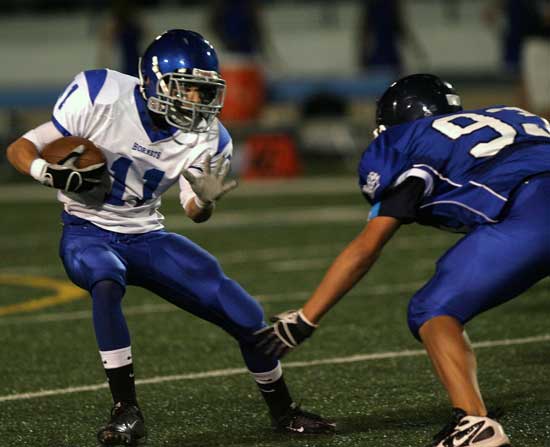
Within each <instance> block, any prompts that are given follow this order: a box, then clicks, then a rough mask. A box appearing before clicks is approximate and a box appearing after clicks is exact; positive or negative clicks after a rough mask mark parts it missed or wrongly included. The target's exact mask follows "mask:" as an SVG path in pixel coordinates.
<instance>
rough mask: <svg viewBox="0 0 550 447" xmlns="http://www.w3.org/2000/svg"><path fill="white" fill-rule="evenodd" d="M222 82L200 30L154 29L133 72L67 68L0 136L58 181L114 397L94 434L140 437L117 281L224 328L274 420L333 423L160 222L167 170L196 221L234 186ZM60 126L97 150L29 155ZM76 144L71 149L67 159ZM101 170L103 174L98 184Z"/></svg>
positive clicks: (201, 255) (242, 304)
mask: <svg viewBox="0 0 550 447" xmlns="http://www.w3.org/2000/svg"><path fill="white" fill-rule="evenodd" d="M224 91H225V82H224V80H223V79H222V78H221V77H220V75H219V70H218V60H217V56H216V52H215V50H214V48H213V47H212V46H211V45H210V44H209V43H208V41H206V40H205V39H204V38H203V37H202V36H201V35H199V34H197V33H195V32H192V31H187V30H171V31H167V32H166V33H164V34H162V35H161V36H159V37H157V38H156V39H155V40H154V41H153V43H152V44H151V45H150V46H149V47H148V49H147V50H146V51H145V54H144V56H143V58H142V59H141V61H140V79H139V80H138V79H136V78H133V77H130V76H127V75H124V74H121V73H118V72H115V71H112V70H106V69H103V70H91V71H85V72H82V73H80V74H78V75H77V76H76V77H75V79H74V80H73V81H72V82H71V83H70V84H69V86H68V87H67V89H66V90H65V92H64V93H63V94H62V95H61V96H60V98H59V100H58V101H57V103H56V105H55V106H54V109H53V117H52V120H51V122H48V123H45V124H43V125H42V126H39V127H38V128H36V129H34V130H31V131H30V132H28V133H27V134H25V135H24V136H23V137H22V138H20V139H18V140H17V141H15V142H14V143H13V144H12V145H11V146H10V147H9V148H8V157H9V160H10V162H11V163H12V164H13V165H14V166H15V167H16V168H17V169H18V170H20V171H21V172H23V173H25V174H29V175H32V176H33V177H34V178H35V179H37V180H38V181H40V182H41V183H43V184H45V185H47V186H54V187H56V188H59V189H60V191H59V194H58V197H59V200H60V201H61V202H62V203H63V204H64V212H63V215H62V219H63V236H62V239H61V247H60V255H61V258H62V260H63V264H64V266H65V269H66V271H67V274H68V276H69V277H70V279H71V280H72V281H73V282H74V283H75V284H77V285H79V286H80V287H82V288H84V289H86V290H88V291H89V292H90V294H91V296H92V309H93V323H94V328H95V334H96V338H97V343H98V346H99V350H100V355H101V360H102V362H103V366H104V368H105V372H106V374H107V378H108V381H109V387H110V390H111V393H112V396H113V401H114V407H113V409H112V412H111V418H110V421H109V422H108V424H107V425H106V426H105V427H104V428H102V429H101V430H100V431H99V433H98V439H99V441H100V442H101V443H102V444H104V445H133V444H135V443H136V442H137V441H138V440H139V439H141V438H143V437H144V436H145V425H144V419H143V415H142V413H141V410H140V407H139V405H138V400H137V398H136V391H135V386H134V372H133V358H132V351H131V344H130V334H129V332H128V327H127V326H126V321H125V319H124V315H123V313H122V306H121V303H122V299H123V296H124V294H125V290H126V286H127V285H135V286H140V287H143V288H145V289H147V290H150V291H151V292H153V293H155V294H157V295H159V296H160V297H162V298H164V299H165V300H167V301H169V302H171V303H173V304H174V305H176V306H177V307H179V308H181V309H183V310H186V311H188V312H191V313H192V314H194V315H196V316H198V317H199V318H202V319H205V320H207V321H210V322H212V323H214V324H216V325H218V326H219V327H221V328H223V329H224V330H225V331H227V332H228V333H229V334H230V335H232V336H233V337H234V338H235V339H236V340H237V342H238V343H239V346H240V349H241V352H242V355H243V358H244V361H245V363H246V365H247V367H248V369H249V370H250V372H251V374H252V376H253V377H254V379H255V381H256V383H257V384H258V387H259V388H260V391H261V392H262V395H263V397H264V399H265V401H266V403H267V405H268V407H269V412H270V415H271V418H272V421H273V426H274V428H275V429H277V430H281V431H288V432H292V433H325V432H332V431H334V424H332V423H330V422H328V421H326V420H324V419H323V418H321V417H320V416H317V415H315V414H312V413H308V412H305V411H303V410H301V409H300V408H299V407H298V406H296V405H295V404H294V402H293V400H292V398H291V397H290V394H289V391H288V389H287V386H286V385H285V381H284V379H283V375H282V369H281V365H280V363H279V361H278V359H277V357H276V356H273V355H266V354H264V353H262V352H261V351H259V350H258V349H257V348H256V347H255V346H254V343H253V341H254V338H253V333H254V332H256V331H258V330H260V329H261V328H262V327H264V326H265V323H264V321H263V312H262V309H261V307H260V306H259V304H258V303H257V302H256V301H255V300H254V299H253V298H252V297H250V295H248V293H247V292H246V291H245V290H243V289H242V288H241V287H240V286H239V284H237V283H236V282H235V281H233V280H232V279H230V278H228V277H227V276H225V274H224V273H223V271H222V269H221V267H220V265H219V263H218V262H217V260H216V259H215V258H214V257H213V256H212V255H210V254H209V253H208V252H206V251H205V250H203V249H202V248H200V247H199V246H198V245H196V244H194V243H193V242H192V241H190V240H189V239H187V238H185V237H183V236H180V235H178V234H174V233H169V232H167V231H165V230H164V229H163V224H162V221H163V217H162V215H161V214H160V213H159V212H158V208H159V206H160V197H161V195H162V194H163V193H164V192H165V191H166V190H167V189H168V188H169V187H170V186H172V185H173V184H174V183H178V182H179V186H180V190H181V193H180V199H181V203H182V206H183V208H184V211H185V213H186V215H187V216H188V217H190V218H191V219H192V220H194V221H195V222H203V221H205V220H207V219H208V218H209V217H210V216H211V214H212V212H213V210H214V207H215V203H216V200H218V199H219V198H220V197H222V196H223V195H224V194H226V193H227V192H229V191H230V190H232V189H233V188H235V187H236V186H237V185H236V182H235V181H227V182H226V181H225V177H226V174H227V173H228V170H229V166H230V161H231V155H232V143H231V138H230V136H229V133H228V132H227V130H226V129H225V128H224V126H223V125H222V123H221V122H220V121H219V120H218V119H217V115H218V114H219V112H220V111H221V109H222V106H223V98H224ZM69 135H74V136H79V137H83V138H87V139H89V140H91V141H92V142H93V143H94V144H95V145H96V146H97V147H98V148H100V149H101V150H102V152H103V154H104V155H105V158H106V163H105V164H104V165H103V166H95V167H94V169H92V170H90V169H88V170H80V169H77V168H76V167H75V163H73V162H71V163H70V164H69V163H65V161H62V162H60V163H59V164H50V163H48V162H47V161H46V160H44V159H42V158H41V157H40V151H41V150H42V148H44V146H45V145H46V144H48V143H50V142H52V141H54V140H56V139H58V138H60V137H62V136H69ZM80 154H81V150H80V149H75V151H74V153H73V154H71V156H70V157H68V158H67V160H69V159H70V160H72V161H74V159H75V158H78V156H80ZM102 174H104V175H103V180H105V181H103V182H102V185H100V186H97V182H98V179H99V177H101V175H102ZM75 179H77V180H78V181H74V180H75ZM107 185H108V186H107ZM102 188H104V189H102Z"/></svg>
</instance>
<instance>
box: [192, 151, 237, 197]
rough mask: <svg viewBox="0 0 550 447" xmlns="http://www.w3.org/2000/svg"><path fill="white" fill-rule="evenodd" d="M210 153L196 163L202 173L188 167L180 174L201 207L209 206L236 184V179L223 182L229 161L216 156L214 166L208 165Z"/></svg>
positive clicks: (210, 157) (210, 158)
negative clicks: (199, 173)
mask: <svg viewBox="0 0 550 447" xmlns="http://www.w3.org/2000/svg"><path fill="white" fill-rule="evenodd" d="M211 160H212V155H210V154H208V155H206V157H204V160H203V161H202V162H201V163H200V164H198V165H196V167H197V168H199V169H200V170H201V171H202V175H195V174H193V173H192V172H191V170H190V169H187V170H184V171H182V173H181V175H183V177H184V178H185V180H187V181H188V182H189V185H191V189H192V190H193V192H194V193H195V195H196V196H197V199H198V201H197V205H199V207H201V208H205V207H208V206H211V205H212V204H213V203H214V202H215V201H216V200H218V199H219V198H220V197H222V196H223V195H224V194H227V193H228V192H229V191H231V190H233V189H235V188H236V187H237V186H238V183H237V180H230V181H228V182H224V180H225V176H226V175H227V173H228V172H229V161H228V160H226V159H224V158H223V157H220V158H218V160H216V162H215V163H214V166H213V167H211V166H210V162H211Z"/></svg>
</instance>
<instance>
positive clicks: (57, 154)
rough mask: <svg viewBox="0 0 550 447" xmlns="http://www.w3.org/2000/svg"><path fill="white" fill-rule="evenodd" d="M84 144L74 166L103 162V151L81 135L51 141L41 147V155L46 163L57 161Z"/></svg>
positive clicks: (80, 166)
mask: <svg viewBox="0 0 550 447" xmlns="http://www.w3.org/2000/svg"><path fill="white" fill-rule="evenodd" d="M81 144H83V145H84V146H85V148H86V149H85V150H84V153H83V154H82V155H81V156H80V157H79V158H78V160H77V161H76V164H75V166H76V167H77V168H79V169H82V168H87V167H88V166H91V165H95V164H98V163H104V162H105V156H104V155H103V153H102V152H101V151H100V150H99V149H98V148H97V147H96V146H95V144H94V143H92V142H91V141H90V140H87V139H86V138H81V137H72V136H71V137H63V138H59V139H58V140H55V141H52V142H51V143H49V144H48V145H46V147H44V149H42V153H41V154H40V155H41V157H42V158H43V159H44V160H46V161H47V162H48V163H58V162H59V161H60V160H62V159H63V158H65V157H66V156H67V155H69V154H70V153H71V151H72V150H73V149H75V148H76V147H77V146H80V145H81Z"/></svg>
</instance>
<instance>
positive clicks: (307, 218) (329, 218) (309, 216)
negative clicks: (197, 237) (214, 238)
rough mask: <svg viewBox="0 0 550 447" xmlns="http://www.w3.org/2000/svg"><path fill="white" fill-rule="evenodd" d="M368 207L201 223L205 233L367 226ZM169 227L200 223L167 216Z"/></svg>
mask: <svg viewBox="0 0 550 447" xmlns="http://www.w3.org/2000/svg"><path fill="white" fill-rule="evenodd" d="M368 215H369V213H368V208H367V207H361V206H357V205H350V206H322V207H309V208H275V209H271V210H264V211H262V212H260V213H258V210H251V211H227V212H221V213H219V214H217V215H216V216H215V218H213V219H211V220H208V221H206V222H204V223H203V224H201V230H215V229H220V228H228V227H243V226H244V227H249V226H251V225H254V226H260V225H277V226H280V225H303V224H308V225H315V224H319V225H323V224H327V223H347V222H356V223H359V224H361V223H363V224H366V223H367V217H368ZM165 217H166V221H167V228H168V229H169V230H181V229H189V228H193V229H196V228H197V224H196V223H195V222H193V221H191V220H189V219H187V218H185V216H184V215H183V214H167V215H166V216H165Z"/></svg>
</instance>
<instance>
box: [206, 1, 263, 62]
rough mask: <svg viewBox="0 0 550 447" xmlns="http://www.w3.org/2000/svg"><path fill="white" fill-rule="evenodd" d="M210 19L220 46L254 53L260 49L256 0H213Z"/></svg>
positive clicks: (232, 50) (234, 50)
mask: <svg viewBox="0 0 550 447" xmlns="http://www.w3.org/2000/svg"><path fill="white" fill-rule="evenodd" d="M210 23H211V26H212V31H213V32H214V33H215V34H216V36H217V38H218V40H219V42H220V44H221V45H222V47H223V48H224V49H225V50H226V51H229V52H231V53H236V54H241V55H249V56H256V55H259V54H261V53H262V52H263V50H264V32H263V26H262V22H261V18H260V5H259V2H258V1H256V0H213V1H212V3H211V14H210Z"/></svg>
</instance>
